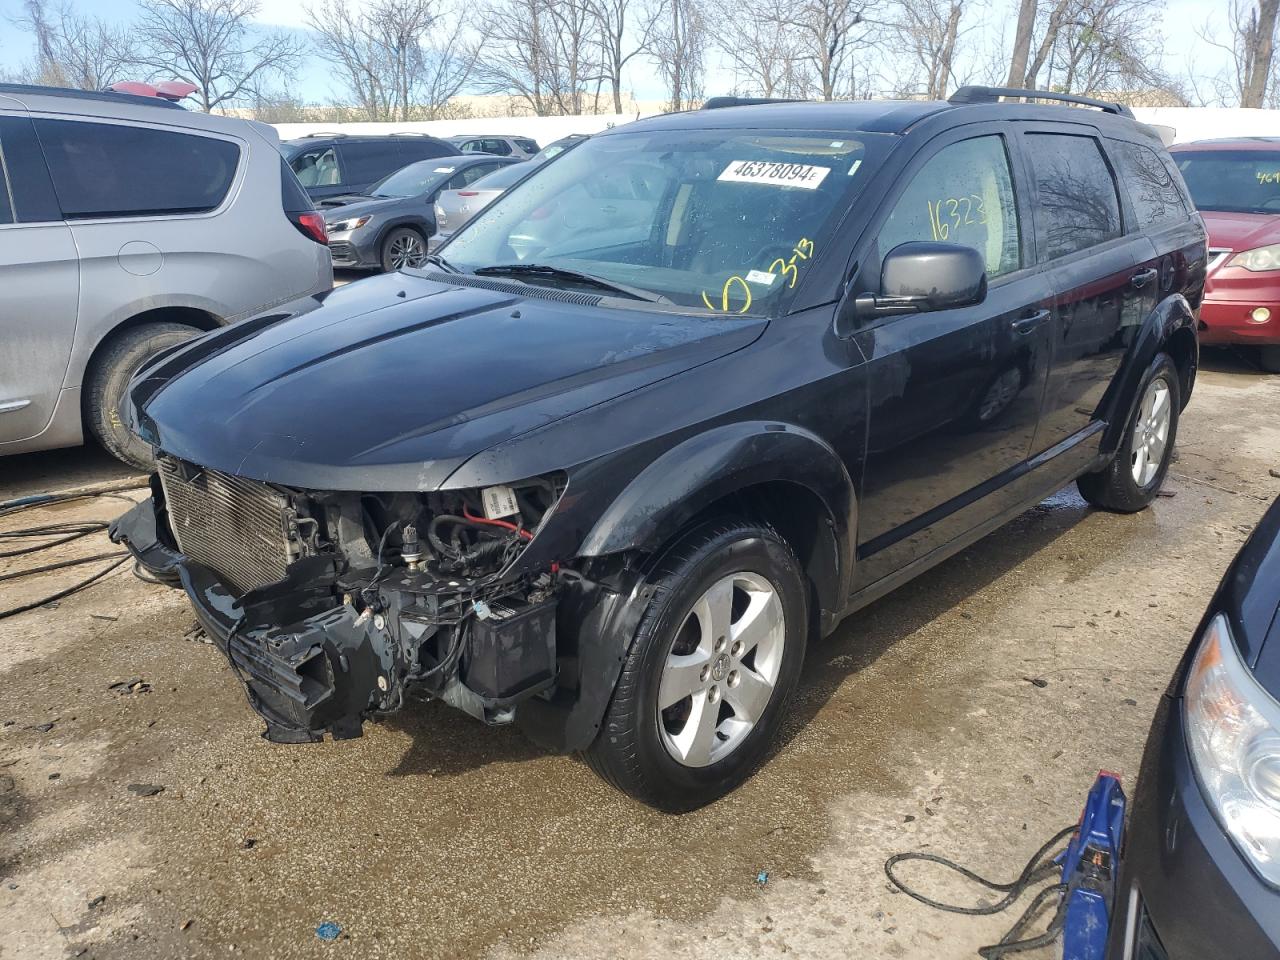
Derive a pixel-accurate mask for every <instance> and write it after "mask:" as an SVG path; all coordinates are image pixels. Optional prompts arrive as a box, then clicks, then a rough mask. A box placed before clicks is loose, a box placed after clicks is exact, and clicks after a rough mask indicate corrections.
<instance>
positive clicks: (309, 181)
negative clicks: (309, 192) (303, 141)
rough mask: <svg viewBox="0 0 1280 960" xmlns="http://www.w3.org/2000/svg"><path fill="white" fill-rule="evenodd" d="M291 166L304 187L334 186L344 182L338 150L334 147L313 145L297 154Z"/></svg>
mask: <svg viewBox="0 0 1280 960" xmlns="http://www.w3.org/2000/svg"><path fill="white" fill-rule="evenodd" d="M289 166H290V168H291V169H292V170H293V172H294V173H295V174H296V175H297V177H298V182H299V183H300V184H302V185H303V186H304V187H334V186H337V185H338V184H339V183H341V182H342V171H341V169H340V168H339V166H338V151H337V150H335V149H334V148H333V147H331V146H330V147H313V148H312V149H310V150H303V151H302V152H301V153H298V154H295V155H294V158H293V159H292V160H290V161H289Z"/></svg>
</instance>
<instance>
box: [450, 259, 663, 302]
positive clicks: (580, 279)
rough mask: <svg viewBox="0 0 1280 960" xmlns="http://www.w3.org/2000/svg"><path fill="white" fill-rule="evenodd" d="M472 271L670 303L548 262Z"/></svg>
mask: <svg viewBox="0 0 1280 960" xmlns="http://www.w3.org/2000/svg"><path fill="white" fill-rule="evenodd" d="M472 272H473V273H475V274H477V275H478V276H482V277H484V276H490V277H501V276H506V277H516V278H517V279H518V278H520V277H546V278H547V279H549V280H567V281H569V282H570V283H580V284H583V285H584V286H588V287H595V288H596V289H597V290H608V291H609V292H610V293H620V294H622V295H623V296H626V297H631V298H632V299H633V300H644V301H645V302H646V303H670V302H671V301H670V300H668V299H667V298H666V297H664V296H661V295H659V294H656V293H651V292H649V291H648V290H641V289H639V288H638V287H629V286H627V285H626V284H623V283H616V282H615V281H613V280H605V279H604V278H603V277H593V276H592V275H591V274H589V273H581V272H580V271H578V270H566V269H565V268H563V267H553V266H551V265H550V264H548V263H500V264H495V265H494V266H492V267H477V268H476V269H475V270H474V271H472Z"/></svg>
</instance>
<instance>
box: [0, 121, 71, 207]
mask: <svg viewBox="0 0 1280 960" xmlns="http://www.w3.org/2000/svg"><path fill="white" fill-rule="evenodd" d="M0 146H2V147H3V148H4V162H5V168H6V169H5V172H6V173H7V174H8V177H9V190H10V193H9V197H8V199H9V202H11V203H12V204H13V206H14V208H15V210H16V213H17V219H18V222H19V223H48V222H50V221H54V220H61V219H62V211H61V210H60V209H58V198H57V197H55V196H54V195H53V184H52V183H50V182H49V169H48V167H47V166H45V162H44V154H43V153H42V152H41V150H40V144H39V142H38V141H37V140H36V128H35V126H34V125H33V124H32V123H31V119H30V118H29V117H13V116H8V117H6V116H0Z"/></svg>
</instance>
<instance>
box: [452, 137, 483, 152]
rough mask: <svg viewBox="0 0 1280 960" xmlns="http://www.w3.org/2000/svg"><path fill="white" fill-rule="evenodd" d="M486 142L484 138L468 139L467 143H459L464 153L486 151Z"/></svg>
mask: <svg viewBox="0 0 1280 960" xmlns="http://www.w3.org/2000/svg"><path fill="white" fill-rule="evenodd" d="M483 144H484V142H483V141H482V140H468V141H467V142H466V143H462V144H459V145H458V149H459V150H461V151H462V152H463V153H484V145H483Z"/></svg>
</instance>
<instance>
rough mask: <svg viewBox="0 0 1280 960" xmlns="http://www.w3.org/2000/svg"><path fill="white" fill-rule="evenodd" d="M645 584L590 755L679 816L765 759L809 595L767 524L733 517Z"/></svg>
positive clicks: (712, 526)
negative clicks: (641, 609)
mask: <svg viewBox="0 0 1280 960" xmlns="http://www.w3.org/2000/svg"><path fill="white" fill-rule="evenodd" d="M646 586H647V588H648V590H649V591H650V592H649V599H648V604H647V607H646V609H645V611H644V613H643V614H642V615H641V619H640V624H639V626H638V627H637V630H636V636H635V641H634V642H633V643H632V645H631V649H630V651H629V652H628V653H627V657H626V661H625V663H624V665H623V669H622V676H621V678H620V679H619V680H618V685H617V687H616V688H615V690H614V695H613V700H612V702H611V703H610V705H609V708H608V710H607V711H606V713H605V718H604V723H603V724H602V726H601V728H600V733H599V734H598V735H597V737H596V739H595V742H594V743H593V744H592V745H591V746H590V747H589V748H588V750H587V755H586V756H587V761H588V763H590V765H591V767H592V769H594V770H595V771H596V773H598V774H599V775H600V776H601V777H603V778H604V779H605V780H607V781H608V782H609V783H611V784H613V785H614V786H615V787H617V788H618V789H619V790H622V791H624V792H626V793H629V794H630V795H631V796H633V797H635V798H636V799H638V800H640V801H642V802H644V803H647V804H649V805H650V806H653V807H657V808H658V809H660V810H666V811H668V812H671V813H678V812H683V811H687V810H693V809H696V808H698V807H701V806H703V805H705V804H708V803H710V802H712V801H713V800H717V799H719V798H720V797H722V796H724V795H725V794H727V793H729V792H730V791H731V790H733V789H734V788H735V787H737V786H738V785H739V784H741V783H742V782H743V781H744V780H746V779H747V777H749V776H750V775H751V773H752V772H753V771H754V770H755V769H756V767H758V766H759V765H760V763H761V762H762V761H763V760H764V758H765V756H766V755H767V753H768V751H769V746H770V743H771V742H772V740H773V738H774V735H775V733H776V732H777V729H778V726H779V723H780V722H781V718H782V717H783V715H784V714H785V712H786V707H787V702H788V700H789V699H790V696H791V692H792V691H793V690H794V688H795V685H796V681H797V680H798V678H799V675H800V666H801V664H802V663H803V661H804V648H805V641H806V639H807V632H808V625H809V619H808V615H807V595H806V587H805V581H804V577H803V575H802V573H801V569H800V564H799V561H797V560H796V557H795V554H794V553H793V552H792V550H791V548H790V547H789V546H788V545H787V543H786V541H784V540H783V539H782V538H781V537H780V536H779V535H778V534H777V533H776V532H775V531H774V530H773V529H772V528H770V527H768V526H765V525H762V524H759V523H754V522H750V521H746V520H732V519H730V520H719V521H714V522H710V523H707V524H705V525H703V526H700V527H697V528H695V529H693V530H691V531H690V532H689V533H687V534H686V535H684V536H683V537H681V538H680V539H679V540H678V541H677V542H676V543H675V545H674V546H673V547H672V548H671V549H670V550H669V551H668V552H667V554H666V555H665V556H664V557H663V559H662V560H661V561H660V563H659V564H658V566H657V568H656V569H655V570H654V571H653V572H652V573H651V574H650V575H649V577H648V578H647V584H646ZM661 700H666V701H667V705H666V706H665V707H662V706H661V705H660V701H661Z"/></svg>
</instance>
